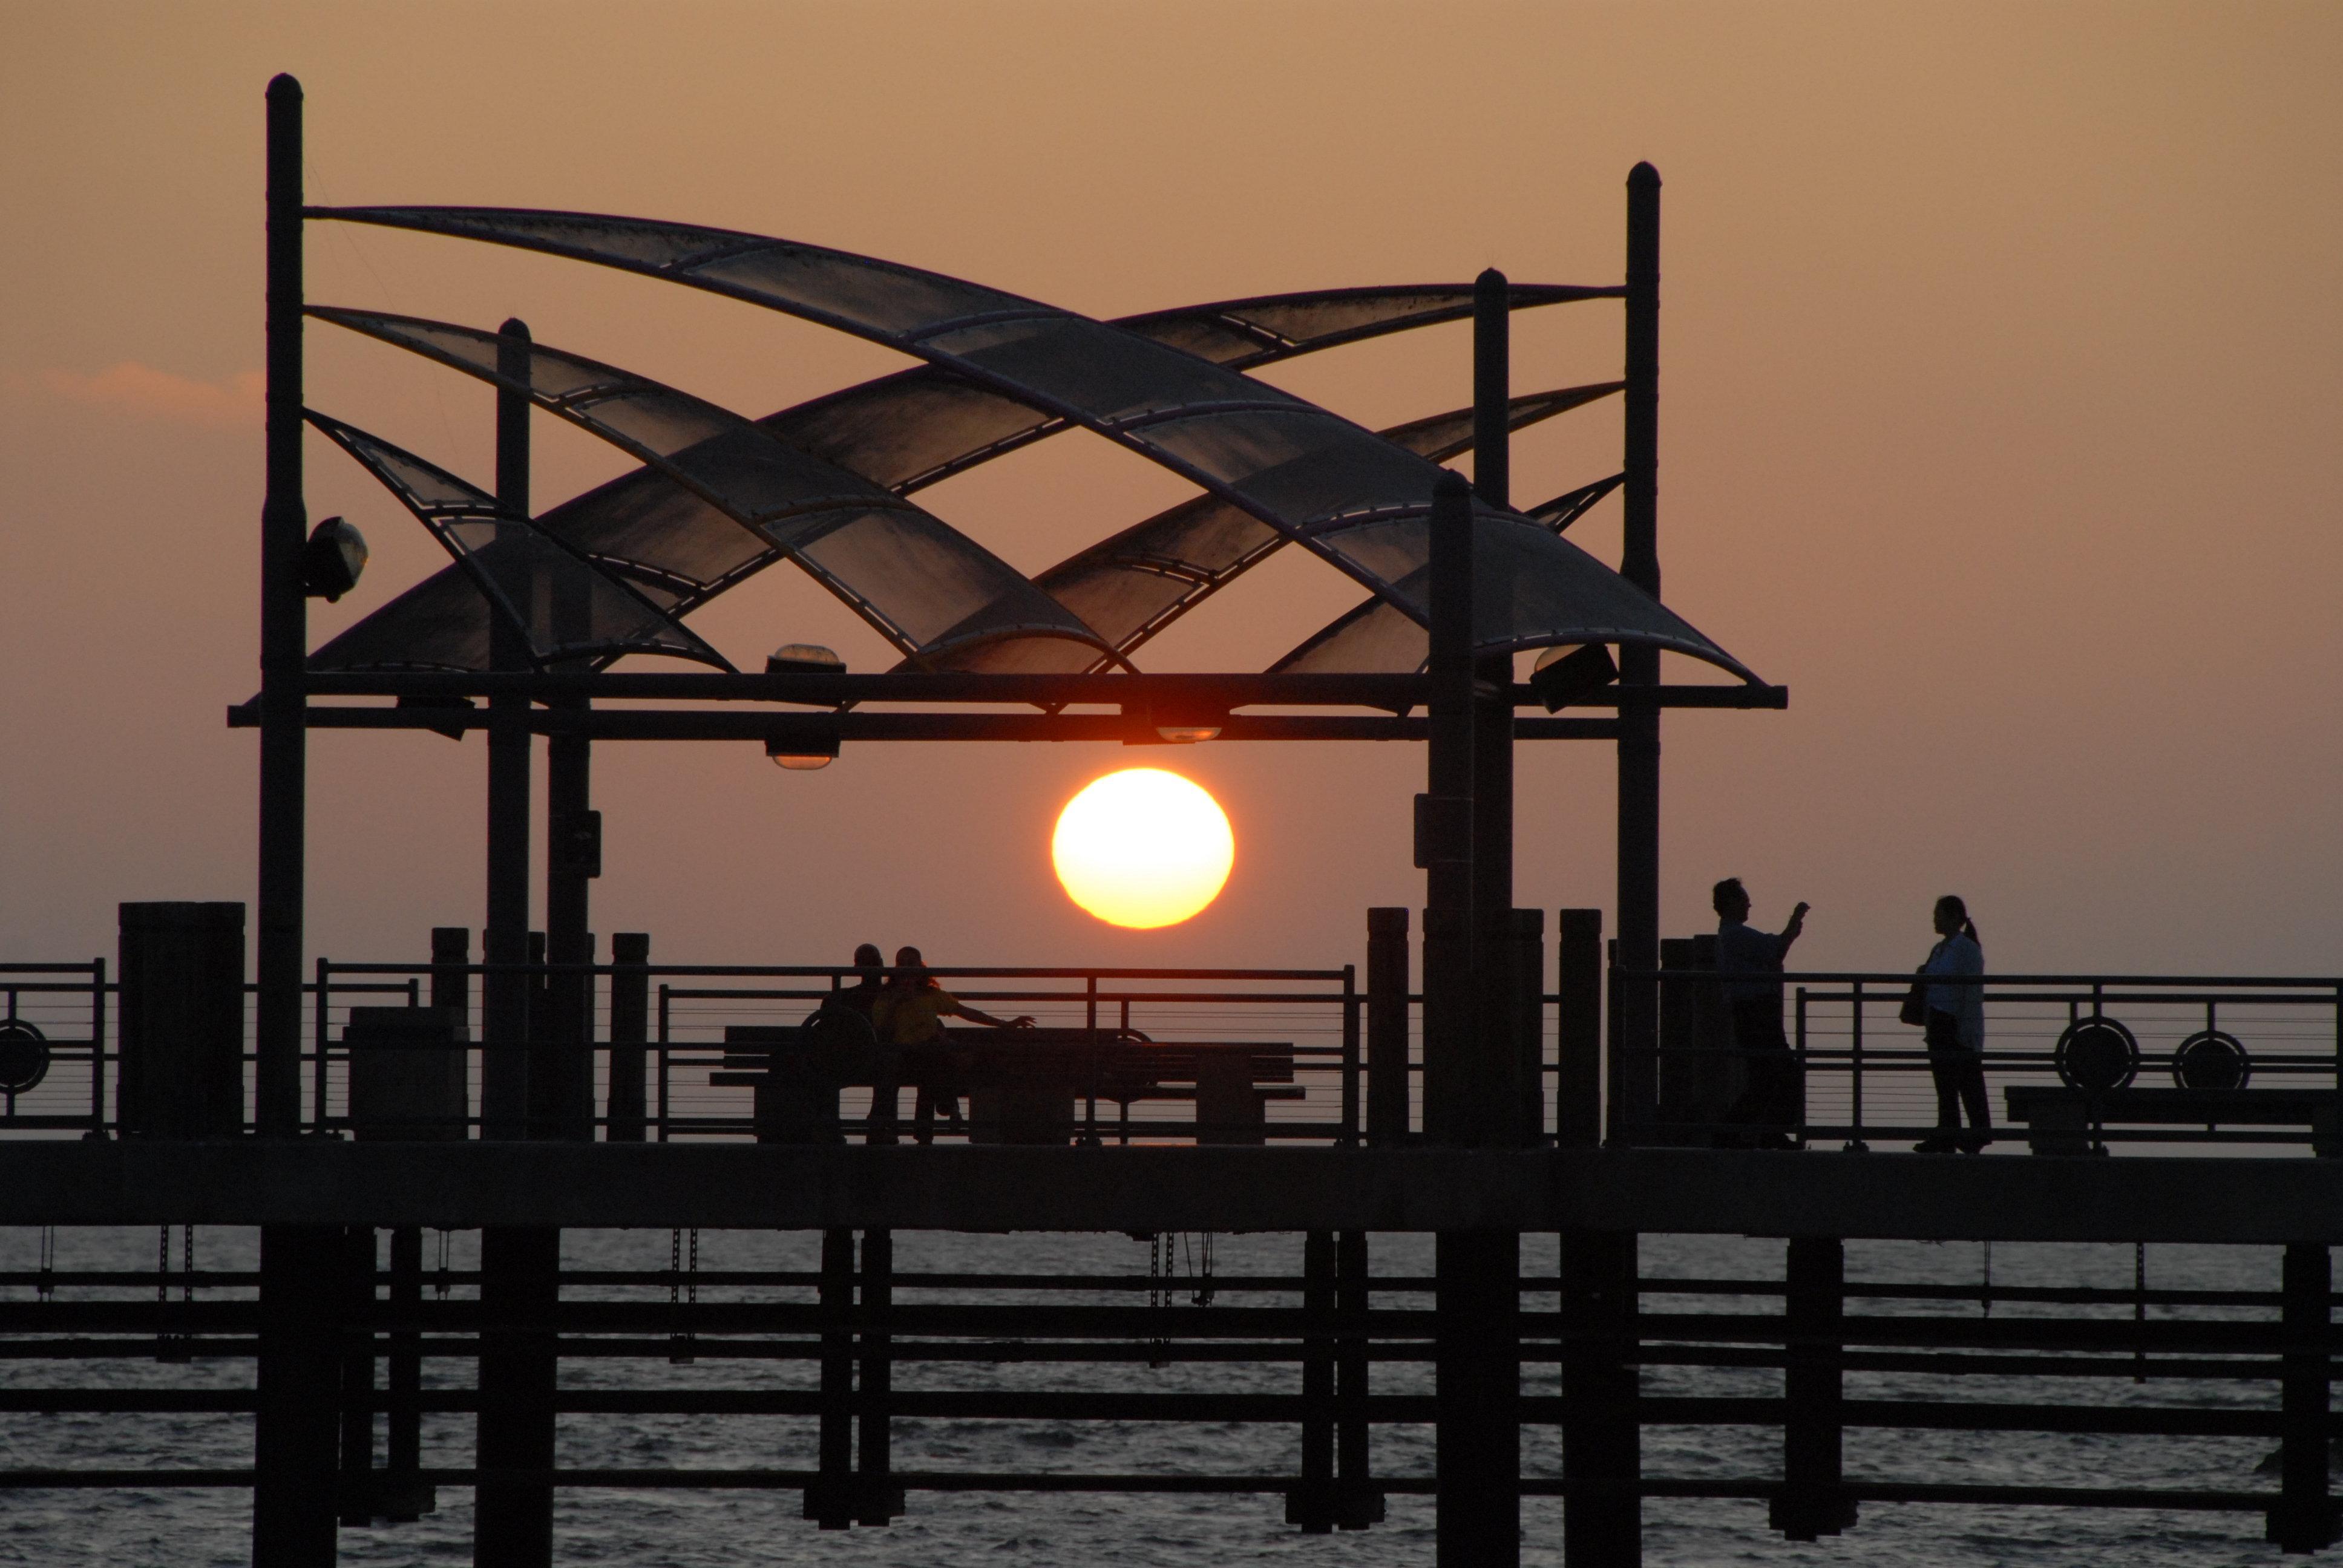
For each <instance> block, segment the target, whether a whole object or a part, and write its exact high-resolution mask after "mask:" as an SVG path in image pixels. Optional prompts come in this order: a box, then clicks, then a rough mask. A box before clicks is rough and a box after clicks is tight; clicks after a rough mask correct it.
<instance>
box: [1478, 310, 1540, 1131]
mask: <svg viewBox="0 0 2343 1568" xmlns="http://www.w3.org/2000/svg"><path fill="white" fill-rule="evenodd" d="M1510 294H1511V290H1510V289H1509V287H1508V286H1507V285H1506V282H1505V275H1504V274H1503V273H1502V272H1499V271H1498V270H1497V269H1496V268H1495V267H1490V268H1488V269H1487V270H1486V271H1484V272H1483V273H1482V274H1481V276H1480V277H1479V278H1477V279H1476V280H1474V282H1473V495H1475V496H1476V497H1478V498H1480V500H1481V501H1482V502H1483V504H1484V505H1487V506H1490V507H1498V508H1503V507H1510V506H1511V505H1512V504H1513V500H1512V498H1513V447H1512V420H1511V412H1512V411H1511V409H1510V407H1508V401H1509V399H1510V397H1511V396H1512V391H1513V367H1512V343H1511V339H1510V337H1509V336H1508V334H1509V332H1510V330H1511V326H1512V317H1511V310H1510V307H1511V305H1512V299H1511V297H1510ZM1490 564H1493V563H1482V562H1477V561H1476V562H1475V576H1476V577H1477V576H1478V575H1479V574H1480V573H1481V572H1482V571H1485V570H1486V569H1488V566H1489V565H1490ZM1474 587H1475V588H1476V590H1478V589H1479V588H1480V587H1481V585H1479V584H1478V583H1476V584H1475V585H1474ZM1500 591H1502V590H1500ZM1476 629H1477V628H1476ZM1475 640H1476V641H1477V638H1476V639H1475ZM1533 912H1534V911H1533ZM1473 932H1474V934H1473V948H1474V952H1473V962H1474V965H1475V969H1476V979H1475V990H1476V991H1477V993H1478V995H1477V999H1476V1028H1475V1030H1474V1034H1475V1036H1476V1039H1475V1042H1474V1044H1475V1049H1474V1050H1473V1057H1474V1067H1475V1069H1476V1070H1475V1072H1474V1074H1473V1077H1474V1080H1475V1083H1474V1090H1473V1098H1474V1101H1475V1102H1476V1111H1475V1118H1476V1120H1478V1121H1480V1126H1479V1129H1478V1136H1477V1137H1476V1138H1475V1140H1474V1141H1476V1142H1493V1143H1514V1142H1518V1141H1521V1138H1522V1129H1521V1125H1520V1122H1521V1116H1520V1111H1521V1106H1522V1101H1523V1092H1524V1089H1525V1087H1529V1088H1534V1084H1533V1085H1529V1086H1524V1084H1523V1081H1522V1060H1521V1058H1522V1050H1523V1044H1522V1034H1521V1030H1522V1027H1523V1018H1522V1013H1521V1010H1520V1007H1519V1006H1518V1004H1517V1001H1516V998H1517V996H1518V994H1519V992H1520V990H1521V983H1520V982H1521V976H1520V974H1519V972H1518V970H1519V960H1520V959H1521V957H1522V956H1523V955H1522V953H1521V950H1520V945H1519V943H1518V942H1517V941H1516V940H1515V937H1514V910H1513V655H1512V654H1510V653H1499V654H1482V655H1479V656H1478V657H1476V658H1474V659H1473ZM1532 978H1533V979H1534V971H1533V973H1532Z"/></svg>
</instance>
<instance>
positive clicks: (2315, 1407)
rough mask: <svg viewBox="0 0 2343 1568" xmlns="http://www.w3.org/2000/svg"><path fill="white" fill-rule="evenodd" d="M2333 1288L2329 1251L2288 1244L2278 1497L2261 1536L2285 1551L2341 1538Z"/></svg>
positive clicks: (2282, 1280) (2282, 1287)
mask: <svg viewBox="0 0 2343 1568" xmlns="http://www.w3.org/2000/svg"><path fill="white" fill-rule="evenodd" d="M2334 1290H2335V1282H2334V1274H2333V1268H2332V1264H2331V1262H2330V1261H2329V1259H2328V1251H2327V1248H2326V1247H2325V1246H2323V1245H2321V1244H2320V1243H2318V1242H2317V1241H2290V1242H2288V1244H2287V1249H2286V1259H2285V1261H2284V1263H2283V1265H2282V1266H2281V1270H2280V1277H2279V1282H2278V1291H2279V1299H2280V1302H2281V1305H2280V1308H2279V1313H2280V1316H2281V1319H2282V1321H2283V1323H2284V1334H2285V1342H2286V1350H2285V1352H2284V1355H2283V1357H2282V1358H2281V1363H2280V1365H2281V1370H2280V1371H2279V1373H2278V1380H2279V1382H2278V1430H2279V1432H2280V1433H2281V1435H2280V1437H2279V1439H2278V1503H2277V1505H2276V1506H2274V1507H2273V1508H2271V1509H2270V1511H2269V1518H2268V1524H2267V1527H2266V1529H2265V1532H2264V1533H2265V1537H2266V1538H2267V1539H2268V1541H2270V1542H2271V1543H2274V1544H2275V1545H2276V1546H2277V1547H2278V1550H2279V1551H2281V1552H2290V1553H2308V1552H2316V1551H2318V1550H2319V1549H2320V1548H2321V1547H2326V1546H2332V1545H2334V1544H2335V1543H2336V1540H2337V1538H2338V1531H2337V1523H2338V1521H2337V1511H2336V1506H2335V1502H2334V1499H2333V1498H2331V1497H2330V1496H2328V1490H2327V1479H2328V1441H2329V1440H2328V1429H2329V1426H2330V1424H2331V1418H2330V1416H2329V1414H2328V1375H2329V1374H2328V1365H2329V1357H2330V1355H2331V1354H2332V1352H2333V1344H2334V1328H2333V1324H2334V1316H2335V1315H2334V1308H2333V1302H2334Z"/></svg>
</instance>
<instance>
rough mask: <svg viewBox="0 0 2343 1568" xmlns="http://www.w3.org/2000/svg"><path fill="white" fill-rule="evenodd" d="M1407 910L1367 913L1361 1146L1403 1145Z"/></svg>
mask: <svg viewBox="0 0 2343 1568" xmlns="http://www.w3.org/2000/svg"><path fill="white" fill-rule="evenodd" d="M1412 967H1413V966H1411V965H1410V964H1409V962H1408V955H1407V911H1406V910H1394V909H1373V910H1368V911H1367V1143H1368V1145H1369V1147H1371V1148H1375V1149H1396V1148H1398V1147H1399V1146H1400V1145H1401V1144H1403V1143H1405V1142H1406V1141H1407V1133H1408V1113H1409V1110H1410V1106H1409V1100H1410V1095H1409V1092H1408V1061H1407V1043H1408V1042H1407V1020H1408V1000H1407V997H1408V989H1409V988H1408V971H1409V970H1410V969H1411V968H1412Z"/></svg>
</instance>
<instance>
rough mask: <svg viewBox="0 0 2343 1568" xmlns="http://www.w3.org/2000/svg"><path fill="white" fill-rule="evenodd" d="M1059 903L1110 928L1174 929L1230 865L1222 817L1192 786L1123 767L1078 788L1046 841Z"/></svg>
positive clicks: (1232, 851)
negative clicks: (1063, 900) (1068, 902)
mask: <svg viewBox="0 0 2343 1568" xmlns="http://www.w3.org/2000/svg"><path fill="white" fill-rule="evenodd" d="M1050 856H1051V859H1052V860H1054V861H1055V862H1056V864H1057V868H1058V880H1059V881H1060V882H1061V883H1062V884H1064V886H1065V890H1066V896H1067V897H1068V898H1071V899H1072V900H1074V902H1076V903H1078V904H1080V905H1081V907H1082V908H1083V909H1085V910H1089V911H1090V912H1091V914H1093V915H1096V916H1097V917H1098V918H1099V919H1100V920H1105V921H1106V922H1108V923H1109V924H1110V925H1117V926H1133V927H1138V928H1141V929H1146V928H1149V927H1153V926H1171V925H1177V924H1179V923H1180V922H1181V921H1182V920H1186V919H1187V918H1188V917H1189V916H1191V915H1193V914H1195V913H1196V912H1197V911H1198V910H1202V909H1203V908H1204V907H1205V906H1206V905H1207V904H1210V903H1211V902H1212V900H1214V899H1216V898H1218V897H1219V896H1220V891H1221V887H1222V884H1223V883H1225V882H1226V881H1227V880H1228V879H1229V868H1230V867H1231V866H1232V864H1234V863H1235V860H1236V839H1235V837H1234V836H1233V835H1232V833H1231V832H1230V831H1229V819H1228V815H1227V813H1225V812H1223V811H1222V809H1221V807H1220V802H1218V801H1216V800H1214V799H1212V796H1211V795H1209V794H1207V793H1206V792H1205V791H1204V789H1203V788H1202V786H1201V785H1198V784H1195V783H1192V782H1191V781H1189V780H1188V779H1182V778H1181V777H1180V775H1178V774H1177V773H1167V772H1165V771H1164V770H1163V769H1161V768H1126V769H1123V770H1122V771H1121V772H1120V773H1110V774H1108V775H1107V776H1106V777H1105V778H1103V779H1098V780H1097V781H1095V782H1093V783H1091V784H1090V785H1088V786H1086V787H1085V788H1084V789H1083V790H1082V792H1081V794H1079V795H1077V796H1075V797H1074V798H1073V799H1071V800H1069V801H1067V802H1066V809H1064V810H1063V811H1061V812H1060V813H1059V814H1058V830H1057V833H1056V834H1055V836H1053V837H1052V839H1051V842H1050Z"/></svg>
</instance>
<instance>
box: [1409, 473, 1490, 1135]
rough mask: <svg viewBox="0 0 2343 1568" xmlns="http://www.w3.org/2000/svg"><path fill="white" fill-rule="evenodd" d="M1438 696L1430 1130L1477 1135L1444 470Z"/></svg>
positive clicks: (1427, 1065)
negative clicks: (1475, 1126) (1475, 1130)
mask: <svg viewBox="0 0 2343 1568" xmlns="http://www.w3.org/2000/svg"><path fill="white" fill-rule="evenodd" d="M1431 528H1432V637H1431V642H1432V659H1431V674H1432V699H1431V701H1430V703H1429V704H1428V707H1429V709H1430V714H1429V717H1430V721H1431V738H1430V744H1429V745H1428V746H1427V748H1426V750H1427V752H1428V753H1429V756H1428V759H1427V763H1426V769H1425V770H1426V773H1427V775H1428V782H1429V784H1430V789H1429V790H1428V791H1427V792H1426V793H1424V794H1423V795H1420V796H1418V797H1417V798H1416V809H1415V816H1416V821H1415V863H1416V864H1417V865H1418V866H1419V867H1421V868H1423V872H1424V878H1423V882H1424V910H1423V1131H1424V1136H1425V1137H1426V1138H1427V1139H1428V1140H1430V1141H1433V1142H1434V1143H1450V1144H1459V1143H1462V1144H1470V1143H1474V1142H1477V1141H1479V1140H1478V1139H1477V1138H1476V1137H1475V1136H1474V1135H1473V1133H1474V1124H1475V1120H1476V1118H1475V1109H1476V1095H1475V1093H1474V1091H1475V1090H1476V1089H1477V1088H1478V1083H1477V1082H1476V1080H1477V1079H1478V1077H1479V1075H1478V1074H1477V1073H1476V1072H1475V1071H1474V1068H1475V1067H1476V1066H1477V1065H1478V1060H1477V1059H1478V1056H1479V1053H1478V1052H1476V1051H1475V1050H1474V1039H1475V1035H1476V1034H1477V1032H1478V1030H1477V1028H1476V1025H1477V1024H1478V1022H1479V1009H1478V1002H1479V997H1478V995H1477V992H1476V990H1475V987H1474V983H1473V967H1474V966H1473V959H1474V957H1475V954H1474V952H1473V907H1474V900H1473V496H1472V490H1471V488H1470V487H1468V486H1466V484H1465V483H1464V481H1463V479H1462V478H1460V477H1457V476H1456V475H1454V474H1449V473H1443V474H1442V475H1441V477H1440V480H1439V482H1438V484H1437V485H1435V486H1434V487H1433V498H1432V524H1431Z"/></svg>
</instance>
